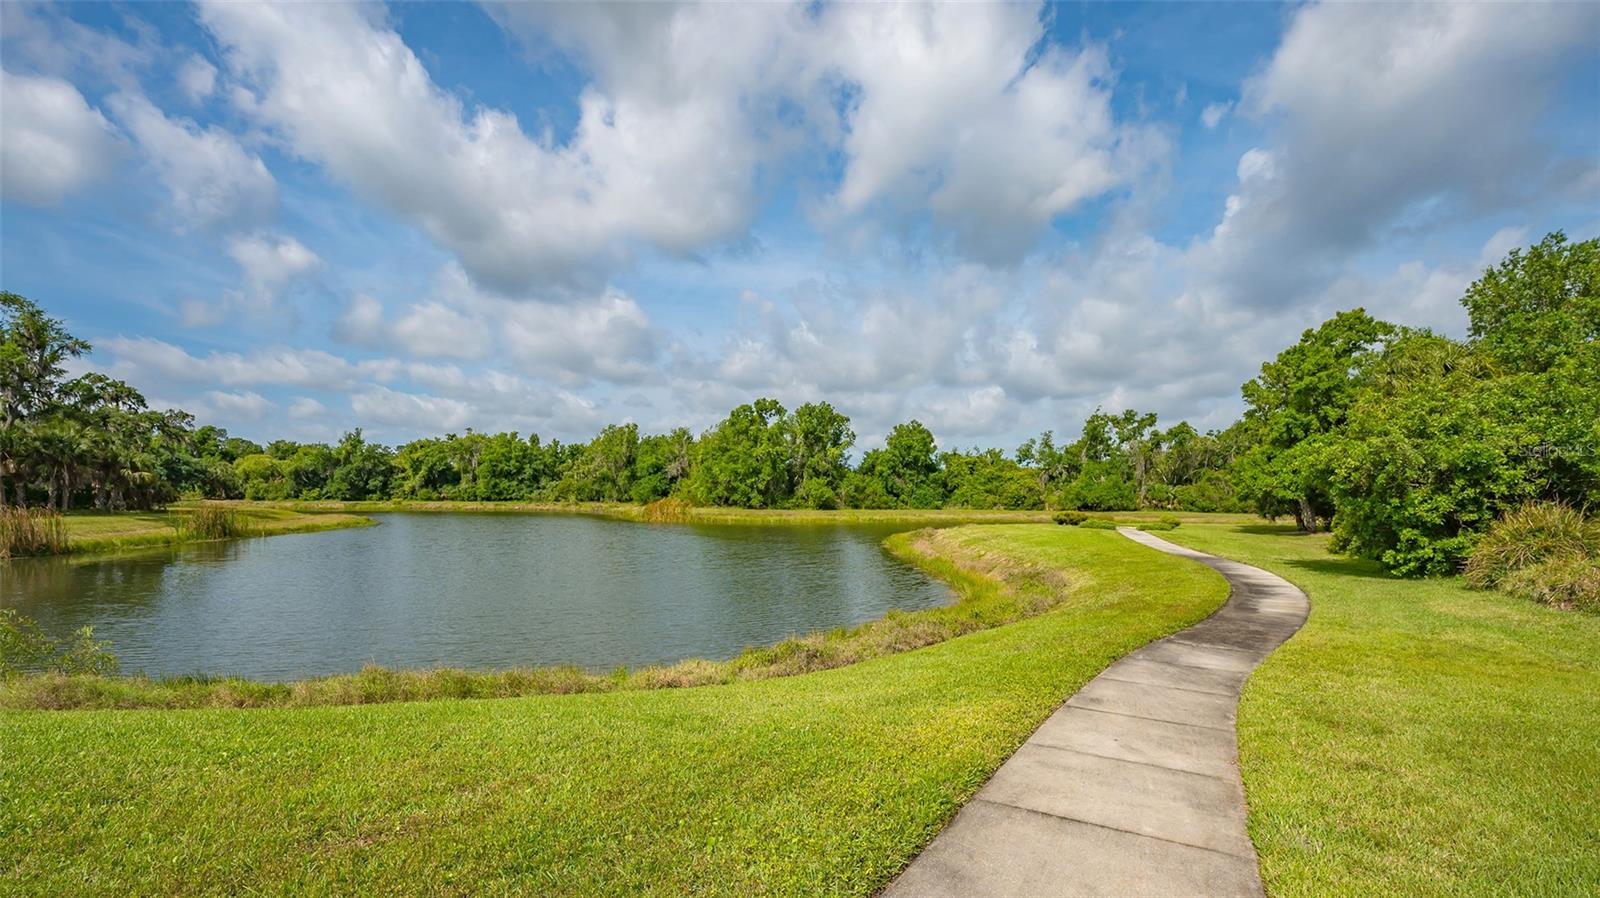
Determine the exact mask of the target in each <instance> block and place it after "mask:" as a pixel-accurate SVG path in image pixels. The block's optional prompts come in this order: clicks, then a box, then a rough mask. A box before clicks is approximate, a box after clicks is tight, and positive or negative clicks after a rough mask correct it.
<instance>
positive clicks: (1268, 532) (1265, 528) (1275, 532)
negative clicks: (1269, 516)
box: [1234, 524, 1316, 536]
mask: <svg viewBox="0 0 1600 898" xmlns="http://www.w3.org/2000/svg"><path fill="white" fill-rule="evenodd" d="M1234 529H1236V530H1238V531H1239V532H1240V533H1254V534H1256V535H1257V536H1315V535H1316V534H1313V533H1301V532H1300V531H1299V530H1298V529H1296V528H1295V526H1294V525H1293V524H1240V525H1239V526H1238V527H1236V528H1234Z"/></svg>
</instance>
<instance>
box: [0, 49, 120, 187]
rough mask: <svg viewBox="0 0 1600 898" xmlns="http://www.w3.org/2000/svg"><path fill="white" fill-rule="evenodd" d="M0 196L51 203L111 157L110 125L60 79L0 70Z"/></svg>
mask: <svg viewBox="0 0 1600 898" xmlns="http://www.w3.org/2000/svg"><path fill="white" fill-rule="evenodd" d="M0 109H3V110H4V114H3V115H0V195H4V196H5V197H6V198H7V199H12V200H16V201H19V202H24V203H31V204H35V205H52V204H55V203H58V202H60V201H61V199H62V197H64V196H66V195H67V194H69V193H71V192H73V191H75V190H78V189H79V188H81V187H83V186H84V185H86V184H88V183H90V182H92V181H94V180H97V179H99V178H101V177H103V176H104V175H105V174H106V173H107V171H108V170H109V169H110V167H111V163H112V162H113V161H114V159H115V156H116V150H117V144H116V137H115V132H114V131H113V129H112V127H111V123H110V122H107V121H106V118H105V116H103V115H101V114H100V112H99V110H97V109H94V108H92V107H91V106H89V104H88V103H87V102H85V101H84V99H83V95H82V94H80V93H78V89H77V88H75V87H73V86H72V85H71V84H69V83H67V82H66V81H63V80H61V79H59V78H50V77H40V76H32V75H16V74H12V73H11V72H8V71H5V70H3V69H0Z"/></svg>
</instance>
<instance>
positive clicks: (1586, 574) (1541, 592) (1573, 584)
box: [1500, 554, 1600, 613]
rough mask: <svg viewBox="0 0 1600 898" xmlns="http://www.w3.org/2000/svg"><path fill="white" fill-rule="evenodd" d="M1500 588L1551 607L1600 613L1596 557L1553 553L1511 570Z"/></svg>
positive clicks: (1599, 573) (1599, 572) (1599, 575)
mask: <svg viewBox="0 0 1600 898" xmlns="http://www.w3.org/2000/svg"><path fill="white" fill-rule="evenodd" d="M1500 588H1501V589H1502V590H1504V591H1505V592H1507V593H1510V594H1511V595H1514V596H1519V597H1521V598H1524V599H1529V600H1532V601H1535V602H1538V603H1540V604H1542V605H1549V606H1551V607H1552V608H1563V609H1567V610H1574V609H1576V610H1578V611H1588V612H1591V613H1600V558H1596V557H1594V556H1587V557H1586V556H1583V555H1573V554H1567V555H1557V556H1555V557H1554V558H1550V559H1547V560H1545V561H1541V562H1539V563H1537V564H1532V565H1529V566H1527V567H1523V568H1518V569H1517V570H1515V571H1512V572H1511V573H1510V574H1507V575H1506V576H1505V577H1504V578H1503V579H1502V580H1501V581H1500Z"/></svg>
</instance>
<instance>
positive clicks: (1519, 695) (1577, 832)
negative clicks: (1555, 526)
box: [1161, 525, 1600, 896]
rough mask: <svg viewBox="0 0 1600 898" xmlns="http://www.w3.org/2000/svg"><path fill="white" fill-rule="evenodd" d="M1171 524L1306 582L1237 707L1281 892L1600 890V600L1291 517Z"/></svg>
mask: <svg viewBox="0 0 1600 898" xmlns="http://www.w3.org/2000/svg"><path fill="white" fill-rule="evenodd" d="M1161 536H1162V537H1163V538H1165V539H1169V540H1171V541H1173V542H1177V543H1182V544H1183V545H1187V546H1191V547H1193V548H1196V549H1200V550H1202V551H1206V552H1211V553H1214V554H1217V555H1223V556H1226V557H1229V558H1235V559H1238V560H1240V561H1244V562H1247V563H1249V564H1254V565H1257V566H1260V567H1263V568H1267V569H1268V570H1272V571H1275V572H1276V573H1278V574H1280V575H1282V576H1284V577H1286V578H1288V579H1290V580H1292V581H1294V582H1295V583H1296V584H1297V585H1299V586H1300V587H1301V588H1302V589H1304V590H1305V591H1306V593H1307V594H1308V595H1309V596H1310V597H1311V617H1310V619H1309V620H1308V621H1307V623H1306V626H1305V627H1304V629H1302V630H1301V631H1300V632H1299V633H1298V634H1297V635H1296V636H1295V637H1294V638H1293V639H1291V640H1290V641H1289V642H1287V643H1285V644H1284V645H1283V646H1282V647H1280V648H1279V649H1278V650H1277V651H1276V652H1275V653H1274V654H1273V655H1272V656H1270V657H1269V658H1268V659H1267V660H1266V662H1265V663H1264V664H1263V665H1262V666H1261V667H1260V668H1259V669H1257V671H1256V672H1255V674H1254V675H1253V676H1252V677H1251V678H1250V680H1249V682H1248V683H1247V685H1246V687H1245V691H1244V696H1243V699H1242V702H1241V705H1240V710H1239V742H1240V746H1239V750H1240V760H1241V765H1242V768H1243V775H1244V782H1245V793H1246V796H1247V798H1248V801H1249V805H1250V817H1249V823H1250V836H1251V838H1252V839H1253V840H1254V842H1255V845H1256V849H1257V851H1258V852H1259V854H1260V858H1261V872H1262V876H1263V878H1264V880H1265V882H1266V886H1267V891H1268V892H1269V893H1270V894H1272V895H1274V896H1326V895H1352V896H1354V895H1361V896H1368V895H1441V896H1443V895H1451V896H1459V895H1529V896H1533V895H1539V896H1559V895H1573V896H1579V895H1582V896H1593V895H1597V894H1600V618H1597V617H1596V616H1594V615H1589V614H1581V613H1575V612H1562V611H1556V610H1552V609H1550V608H1546V607H1543V606H1539V605H1535V604H1533V603H1531V602H1525V601H1522V600H1519V599H1516V598H1512V597H1510V596H1507V595H1505V594H1502V593H1498V592H1482V591H1475V590H1471V589H1468V588H1467V587H1466V586H1465V585H1464V584H1463V582H1462V581H1461V580H1459V579H1449V580H1428V581H1415V580H1397V579H1393V578H1389V577H1387V576H1385V575H1383V574H1382V573H1381V572H1380V571H1379V570H1378V568H1377V567H1376V566H1375V565H1371V564H1368V563H1366V562H1361V561H1356V560H1352V559H1348V558H1344V557H1340V556H1336V555H1330V554H1329V553H1328V551H1327V540H1326V538H1325V537H1318V536H1312V537H1305V536H1296V535H1294V533H1293V528H1271V527H1267V526H1263V525H1255V526H1244V527H1239V526H1227V527H1224V526H1215V525H1210V526H1207V525H1197V526H1188V525H1186V526H1184V527H1183V528H1182V529H1180V530H1178V531H1175V532H1173V533H1163V534H1161Z"/></svg>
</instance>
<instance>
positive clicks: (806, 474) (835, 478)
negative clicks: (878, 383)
mask: <svg viewBox="0 0 1600 898" xmlns="http://www.w3.org/2000/svg"><path fill="white" fill-rule="evenodd" d="M786 423H787V426H786V428H785V430H786V432H787V435H788V437H789V453H790V466H791V471H790V478H791V481H792V483H793V495H794V496H795V497H797V498H798V499H799V500H800V502H801V504H803V505H806V506H809V507H811V508H832V507H834V506H836V505H837V504H838V501H839V500H838V494H839V489H840V487H841V486H843V484H844V476H845V473H846V472H847V471H849V451H850V447H851V446H852V445H854V444H855V441H856V432H855V431H854V430H851V429H850V419H849V418H848V417H846V416H844V415H842V414H840V413H839V412H838V411H837V410H835V409H834V407H833V406H832V405H829V404H828V403H826V402H808V403H806V404H805V405H802V406H800V407H799V408H797V409H795V410H794V413H793V414H792V415H790V416H789V419H788V421H787V422H786Z"/></svg>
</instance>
